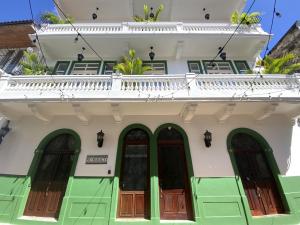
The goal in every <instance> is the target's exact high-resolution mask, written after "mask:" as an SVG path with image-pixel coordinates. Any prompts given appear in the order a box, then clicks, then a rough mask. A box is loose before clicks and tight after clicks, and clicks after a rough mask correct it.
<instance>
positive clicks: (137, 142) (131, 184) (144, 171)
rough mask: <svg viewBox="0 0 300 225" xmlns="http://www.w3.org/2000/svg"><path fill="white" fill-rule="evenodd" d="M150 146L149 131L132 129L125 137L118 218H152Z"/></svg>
mask: <svg viewBox="0 0 300 225" xmlns="http://www.w3.org/2000/svg"><path fill="white" fill-rule="evenodd" d="M149 151H150V143H149V136H148V134H147V132H146V131H144V130H143V129H140V128H134V129H131V130H130V131H128V132H127V133H126V135H125V136H124V141H123V151H122V159H121V160H122V161H121V171H120V182H119V204H118V217H121V218H122V217H123V218H148V217H149V205H150V204H149V203H150V201H149V198H150V191H149V189H150V188H149V186H150V185H149V182H150V170H149V167H150V157H149Z"/></svg>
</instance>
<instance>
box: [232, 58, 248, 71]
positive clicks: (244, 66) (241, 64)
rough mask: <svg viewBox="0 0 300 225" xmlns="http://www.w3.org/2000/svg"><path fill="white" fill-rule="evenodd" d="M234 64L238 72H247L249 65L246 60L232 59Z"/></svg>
mask: <svg viewBox="0 0 300 225" xmlns="http://www.w3.org/2000/svg"><path fill="white" fill-rule="evenodd" d="M234 64H235V67H236V69H237V70H238V72H239V73H240V74H247V73H249V71H250V67H249V66H248V63H247V62H246V61H234Z"/></svg>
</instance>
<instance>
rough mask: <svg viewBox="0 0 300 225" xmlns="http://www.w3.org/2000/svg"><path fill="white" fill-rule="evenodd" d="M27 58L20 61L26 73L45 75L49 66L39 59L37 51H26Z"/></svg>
mask: <svg viewBox="0 0 300 225" xmlns="http://www.w3.org/2000/svg"><path fill="white" fill-rule="evenodd" d="M24 57H25V59H24V60H23V61H21V62H20V64H21V65H22V71H23V74H24V75H44V74H46V73H47V71H48V69H47V67H46V66H45V65H44V64H42V63H41V62H40V61H39V57H38V55H37V54H36V53H35V52H29V51H27V50H26V51H24Z"/></svg>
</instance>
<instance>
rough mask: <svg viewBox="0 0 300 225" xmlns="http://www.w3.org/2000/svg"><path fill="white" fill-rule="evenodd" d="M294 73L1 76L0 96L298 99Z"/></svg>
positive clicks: (299, 81)
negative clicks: (258, 74) (261, 75)
mask: <svg viewBox="0 0 300 225" xmlns="http://www.w3.org/2000/svg"><path fill="white" fill-rule="evenodd" d="M299 87H300V75H299V74H298V75H264V76H263V77H260V76H257V75H247V74H243V75H236V74H227V75H219V74H218V75H213V74H210V75H196V74H179V75H178V74H177V75H131V76H128V75H126V76H125V75H93V76H85V75H83V76H80V75H68V76H66V75H53V76H49V75H45V76H3V77H2V78H1V79H0V100H24V99H26V100H45V101H47V100H53V101H56V100H58V99H60V98H61V97H62V95H63V97H64V98H72V99H79V100H80V99H91V100H101V99H102V100H103V99H105V100H109V99H112V100H113V99H119V100H122V99H123V100H126V99H130V100H145V99H150V100H151V99H154V100H155V99H156V100H157V99H165V100H170V99H178V100H189V99H196V100H202V99H204V100H214V99H220V100H223V99H224V100H234V99H235V98H243V97H245V96H248V97H249V98H250V99H254V100H261V99H264V98H270V97H273V98H277V97H278V98H281V99H282V98H291V99H294V100H295V99H299V100H300V94H299V90H300V89H299Z"/></svg>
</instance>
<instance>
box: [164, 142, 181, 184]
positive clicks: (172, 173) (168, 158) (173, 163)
mask: <svg viewBox="0 0 300 225" xmlns="http://www.w3.org/2000/svg"><path fill="white" fill-rule="evenodd" d="M181 150H182V149H181V146H178V145H161V146H160V148H159V160H160V163H159V180H160V181H159V183H160V187H161V188H162V189H163V190H165V189H184V188H185V185H184V172H185V168H184V157H182V153H181Z"/></svg>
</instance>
